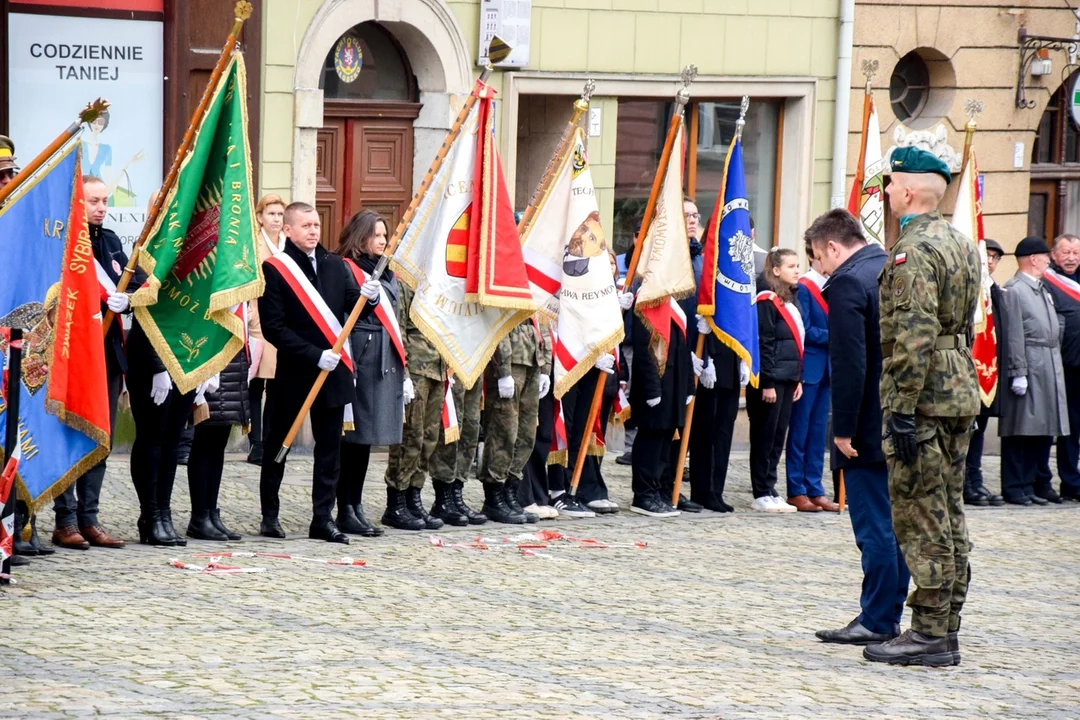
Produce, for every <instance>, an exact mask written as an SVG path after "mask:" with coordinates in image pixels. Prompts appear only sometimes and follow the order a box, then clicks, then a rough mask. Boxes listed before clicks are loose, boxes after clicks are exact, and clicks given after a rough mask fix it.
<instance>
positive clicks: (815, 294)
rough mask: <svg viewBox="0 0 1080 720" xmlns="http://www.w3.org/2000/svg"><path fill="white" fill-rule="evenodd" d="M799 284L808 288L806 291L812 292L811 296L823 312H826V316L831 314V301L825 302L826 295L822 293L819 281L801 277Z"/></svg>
mask: <svg viewBox="0 0 1080 720" xmlns="http://www.w3.org/2000/svg"><path fill="white" fill-rule="evenodd" d="M799 284H800V285H802V286H803V287H804V288H806V291H807V292H808V293H810V297H812V298H814V300H816V301H817V304H818V306H819V307H820V308H821V310H822V312H824V313H825V317H828V316H829V303H827V302H825V296H824V295H822V294H821V288H819V287H818V285H817V283H816V282H814V281H813V280H811V279H810V278H808V277H801V278H799Z"/></svg>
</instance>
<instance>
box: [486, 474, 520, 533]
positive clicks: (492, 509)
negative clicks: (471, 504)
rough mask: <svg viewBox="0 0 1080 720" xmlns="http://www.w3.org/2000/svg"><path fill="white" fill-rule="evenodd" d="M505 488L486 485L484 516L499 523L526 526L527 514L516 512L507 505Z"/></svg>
mask: <svg viewBox="0 0 1080 720" xmlns="http://www.w3.org/2000/svg"><path fill="white" fill-rule="evenodd" d="M505 487H506V486H505V485H503V484H498V485H496V484H495V483H484V514H485V515H487V516H488V517H489V518H491V519H492V520H494V521H495V522H498V523H506V524H507V525H524V524H525V522H526V520H525V514H524V513H517V512H514V509H513V508H511V507H510V506H509V505H507V504H506V489H505Z"/></svg>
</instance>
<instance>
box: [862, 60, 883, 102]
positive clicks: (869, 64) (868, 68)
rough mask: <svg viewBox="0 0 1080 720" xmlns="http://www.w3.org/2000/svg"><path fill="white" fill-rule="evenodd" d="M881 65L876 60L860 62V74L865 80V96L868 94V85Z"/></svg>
mask: <svg viewBox="0 0 1080 720" xmlns="http://www.w3.org/2000/svg"><path fill="white" fill-rule="evenodd" d="M879 67H881V64H880V63H879V62H878V61H877V60H863V61H862V74H863V76H864V77H865V78H866V94H867V95H869V94H870V83H871V81H872V80H873V79H874V76H875V75H877V71H878V68H879Z"/></svg>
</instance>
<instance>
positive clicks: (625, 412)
mask: <svg viewBox="0 0 1080 720" xmlns="http://www.w3.org/2000/svg"><path fill="white" fill-rule="evenodd" d="M621 366H622V353H620V352H619V346H618V345H616V346H615V374H616V375H618V376H621V375H622V367H621ZM611 414H612V415H613V416H614V417H615V420H617V421H618V422H626V421H627V420H629V419H630V400H629V399H628V398H627V397H626V385H625V384H624V383H622V382H619V394H618V395H616V396H615V404H614V405H613V406H612V408H611Z"/></svg>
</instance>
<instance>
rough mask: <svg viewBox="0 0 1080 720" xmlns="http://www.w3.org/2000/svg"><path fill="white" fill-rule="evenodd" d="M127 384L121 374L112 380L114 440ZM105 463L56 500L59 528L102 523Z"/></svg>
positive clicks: (110, 416)
mask: <svg viewBox="0 0 1080 720" xmlns="http://www.w3.org/2000/svg"><path fill="white" fill-rule="evenodd" d="M123 384H124V376H123V375H122V374H120V373H117V374H116V375H110V376H109V378H108V387H109V422H110V430H109V437H110V438H111V437H112V433H114V432H116V402H117V400H118V399H119V397H120V388H121V386H122V385H123ZM105 464H106V460H102V461H101V462H99V463H98V464H97V465H95V466H94V467H92V468H90V469H89V470H87V471H86V472H85V473H83V475H82V477H80V478H79V479H78V480H76V481H75V482H74V483H72V484H71V485H68V488H67V490H65V491H64V492H62V493H60V494H59V495H58V496H57V497H56V500H55V501H53V510H54V511H55V512H56V527H58V528H61V527H65V526H67V525H75V524H76V523H78V526H79V527H81V528H88V527H93V526H95V525H97V524H98V500H99V498H100V497H101V484H102V483H103V482H104V481H105Z"/></svg>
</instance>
